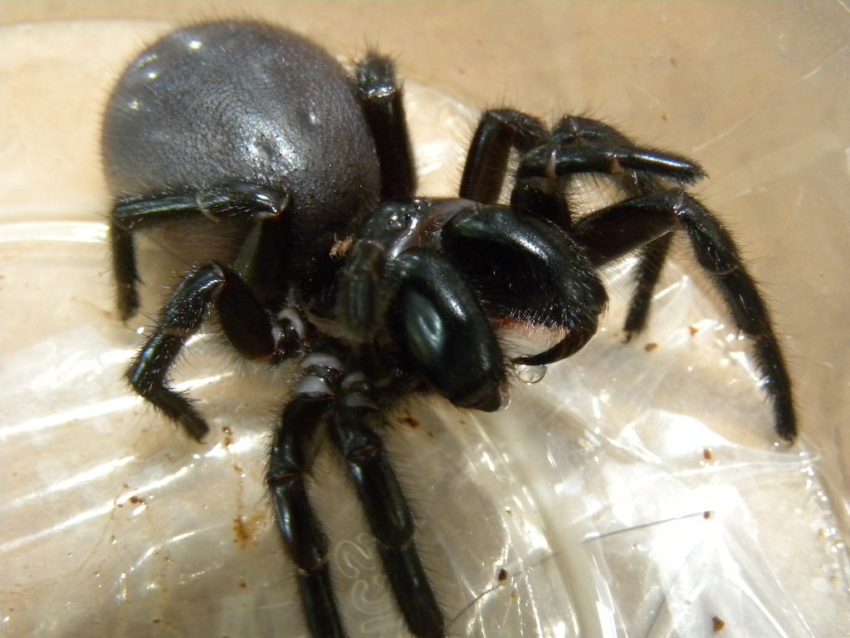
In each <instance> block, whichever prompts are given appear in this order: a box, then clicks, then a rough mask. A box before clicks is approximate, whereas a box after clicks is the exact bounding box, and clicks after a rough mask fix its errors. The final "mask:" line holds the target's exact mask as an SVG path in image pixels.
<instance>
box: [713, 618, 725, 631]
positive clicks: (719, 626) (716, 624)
mask: <svg viewBox="0 0 850 638" xmlns="http://www.w3.org/2000/svg"><path fill="white" fill-rule="evenodd" d="M725 627H726V623H725V622H723V619H722V618H719V617H717V616H712V617H711V630H712V631H713V632H714V633H716V634H719V633H720V632H721V631H723V629H724V628H725Z"/></svg>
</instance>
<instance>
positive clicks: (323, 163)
mask: <svg viewBox="0 0 850 638" xmlns="http://www.w3.org/2000/svg"><path fill="white" fill-rule="evenodd" d="M102 149H103V161H104V169H105V172H106V177H107V181H108V184H109V187H110V190H111V191H112V194H113V195H114V196H116V197H145V196H151V195H157V194H161V193H167V192H173V191H187V190H190V191H191V190H202V189H205V188H212V187H215V186H217V185H221V184H228V183H234V182H242V183H250V184H257V185H259V186H262V187H266V188H270V189H273V190H275V191H279V192H281V193H282V194H285V195H286V196H287V197H288V198H289V202H288V206H287V211H286V223H285V224H284V225H283V228H284V231H285V235H284V233H283V232H282V233H281V237H284V236H286V237H293V238H297V241H294V242H291V243H288V245H287V246H286V248H285V252H286V254H287V261H288V262H289V263H290V264H292V263H299V262H300V264H301V265H303V263H304V261H305V259H306V260H307V261H308V262H309V261H312V260H313V259H314V258H315V257H316V255H317V254H320V253H321V252H323V251H324V252H325V253H326V252H327V249H328V247H329V242H332V241H333V234H334V233H339V231H340V229H341V228H346V227H347V225H348V222H349V220H350V219H351V218H352V217H355V216H357V215H358V214H360V213H361V212H362V211H364V210H366V209H368V208H371V207H372V206H373V205H374V204H375V202H376V201H377V199H378V195H379V191H380V171H379V166H378V159H377V154H376V151H375V144H374V142H373V140H372V136H371V134H370V131H369V128H368V125H367V123H366V120H365V117H364V114H363V110H362V108H361V106H360V103H359V102H358V99H357V95H356V88H355V86H354V84H353V83H352V81H351V79H350V78H349V77H348V75H347V74H346V73H345V70H344V69H343V68H342V67H341V66H340V64H339V63H337V62H336V60H334V58H332V57H331V56H330V55H329V54H328V53H327V52H325V51H324V50H322V49H321V48H319V47H317V46H316V45H314V44H313V43H311V42H309V41H308V40H306V39H304V38H302V37H301V36H299V35H297V34H294V33H291V32H289V31H286V30H283V29H279V28H277V27H273V26H270V25H267V24H260V23H252V22H219V23H212V24H204V25H198V26H195V27H190V28H186V29H182V30H179V31H176V32H173V33H171V34H169V35H166V36H165V37H163V38H161V39H160V40H158V41H157V42H155V43H154V44H153V45H151V46H150V47H149V48H148V49H147V50H146V51H144V52H143V53H142V54H141V55H140V56H139V57H138V58H137V59H136V60H135V61H134V62H133V63H132V64H131V65H130V67H129V68H128V69H127V70H126V72H125V73H124V75H123V76H122V78H121V80H120V81H119V83H118V85H117V87H116V88H115V90H114V92H113V94H112V96H111V99H110V101H109V104H108V106H107V110H106V115H105V118H104V126H103V138H102ZM204 221H205V220H201V221H200V222H199V224H203V222H204ZM234 243H237V242H234ZM281 252H284V247H281Z"/></svg>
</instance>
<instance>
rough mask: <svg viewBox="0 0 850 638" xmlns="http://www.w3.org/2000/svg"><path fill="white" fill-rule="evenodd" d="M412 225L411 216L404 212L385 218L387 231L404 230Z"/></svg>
mask: <svg viewBox="0 0 850 638" xmlns="http://www.w3.org/2000/svg"><path fill="white" fill-rule="evenodd" d="M412 223H413V216H412V215H411V214H410V213H406V212H397V213H393V214H392V215H390V216H389V217H387V228H388V229H389V230H404V229H405V228H410V226H411V224H412Z"/></svg>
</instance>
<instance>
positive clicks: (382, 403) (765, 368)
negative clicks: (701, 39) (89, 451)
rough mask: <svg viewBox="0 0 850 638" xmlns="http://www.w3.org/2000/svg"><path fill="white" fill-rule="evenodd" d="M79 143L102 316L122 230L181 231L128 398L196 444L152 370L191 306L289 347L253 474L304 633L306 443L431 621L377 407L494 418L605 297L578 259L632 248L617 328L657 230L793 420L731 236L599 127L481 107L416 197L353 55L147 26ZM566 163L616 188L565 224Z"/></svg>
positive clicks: (581, 334) (640, 298) (680, 165)
mask: <svg viewBox="0 0 850 638" xmlns="http://www.w3.org/2000/svg"><path fill="white" fill-rule="evenodd" d="M512 154H515V155H517V156H518V158H519V161H518V164H517V168H516V169H513V168H509V166H510V162H509V158H510V156H511V155H512ZM103 158H104V166H105V170H106V174H107V179H108V182H109V185H110V188H111V191H112V194H113V196H114V197H115V205H114V208H113V211H112V218H111V226H110V242H111V246H112V254H113V264H114V272H115V278H116V282H117V292H118V309H119V313H120V315H121V318H122V319H124V320H127V319H129V318H130V317H132V316H133V315H134V314H135V313H136V312H137V310H138V306H139V301H138V294H137V286H138V283H139V281H140V277H139V274H138V272H137V267H136V258H135V247H134V235H135V233H136V232H137V231H145V230H151V229H154V228H156V229H158V230H159V231H160V232H164V233H165V234H166V235H168V234H169V233H171V234H174V233H176V232H177V231H176V230H174V229H176V228H178V227H179V229H180V233H181V235H180V236H178V237H172V238H171V239H172V240H173V243H174V242H176V244H177V245H180V246H183V250H185V251H186V253H187V254H191V261H192V262H193V263H194V264H195V266H194V267H193V268H192V269H191V270H190V271H189V272H187V273H186V274H185V276H184V277H183V278H182V280H181V282H180V283H179V285H178V286H177V287H176V289H175V290H174V292H173V294H172V295H171V297H170V298H169V299H168V301H167V302H166V304H165V306H164V308H163V309H162V311H161V314H160V316H159V319H158V321H157V323H156V328H155V330H154V331H153V333H152V335H151V336H150V337H149V338H148V340H147V342H146V343H145V344H144V346H143V347H142V349H141V351H140V352H139V354H138V356H137V357H136V359H135V360H134V362H133V364H132V365H131V366H130V369H129V370H128V371H127V378H128V380H129V382H130V384H131V386H132V387H133V389H134V390H135V391H136V392H138V393H139V394H140V395H141V396H143V397H144V398H145V399H147V400H148V401H149V402H150V403H151V404H153V405H154V406H155V407H156V408H158V409H159V410H160V411H161V412H162V413H163V414H164V415H166V416H167V417H168V418H169V419H171V420H173V421H174V422H176V423H178V424H179V425H180V426H182V428H183V429H184V430H185V431H186V433H187V434H188V435H190V436H191V437H193V438H195V439H197V440H198V441H200V440H202V439H203V438H204V435H205V434H206V433H207V431H208V429H209V428H208V426H207V424H206V422H205V419H204V418H203V416H202V415H201V413H200V412H199V411H198V409H197V408H196V407H195V405H194V404H193V403H192V401H191V400H190V399H189V398H188V397H186V396H184V395H182V394H180V393H178V392H176V391H174V390H173V389H171V388H170V387H169V384H168V375H169V371H170V370H171V368H172V366H173V364H174V362H175V359H176V358H177V356H178V354H179V353H180V350H181V349H182V348H183V346H184V344H185V343H186V341H187V339H189V337H191V335H192V334H194V333H195V332H196V331H197V330H198V329H199V328H200V327H201V325H202V323H203V322H204V321H205V320H206V318H207V316H208V315H210V314H212V315H213V316H214V317H215V318H216V319H217V320H218V322H219V324H220V326H221V328H222V331H223V333H224V335H225V336H226V338H227V339H228V340H229V342H230V343H231V344H232V345H233V347H234V348H235V349H236V350H237V351H238V352H239V353H240V354H241V355H243V356H244V357H248V358H252V359H266V360H268V361H269V362H271V363H273V364H274V363H278V362H280V361H283V360H285V359H296V360H297V361H298V362H299V375H300V377H299V380H298V382H297V384H296V385H295V387H294V390H293V392H292V394H291V396H290V398H289V400H288V402H287V404H286V405H285V406H284V407H283V410H282V414H281V416H280V418H279V420H278V421H277V424H276V429H275V433H274V439H273V444H272V446H271V450H270V461H269V466H268V473H267V476H266V481H267V485H268V489H269V493H270V496H271V501H272V504H273V506H274V510H275V513H276V516H277V522H278V526H279V530H280V534H281V537H282V539H283V544H284V547H285V550H286V552H287V553H288V555H289V557H290V558H291V560H292V561H293V562H294V564H295V568H296V571H297V582H298V587H299V592H300V596H301V601H302V607H303V610H304V615H305V619H306V622H307V625H308V627H309V629H310V632H311V633H312V635H314V636H316V637H317V638H328V637H341V636H345V635H346V632H345V629H344V622H343V620H342V618H341V617H340V613H339V611H338V605H337V602H336V598H335V595H334V591H333V588H332V584H331V583H332V578H331V569H332V566H331V565H330V564H329V548H328V541H327V539H326V536H325V533H324V531H323V529H322V524H321V521H320V520H319V519H318V517H317V516H316V514H315V513H314V510H313V507H312V506H311V503H310V498H309V495H308V492H307V489H306V486H305V477H306V475H307V474H308V472H310V469H311V464H312V462H313V460H314V458H315V454H316V450H317V448H318V444H319V443H321V442H322V441H324V440H325V439H327V441H328V442H329V444H330V445H332V446H333V447H334V448H335V449H336V451H337V452H338V453H339V455H340V456H341V457H342V459H344V462H345V465H346V467H347V470H348V473H349V475H350V479H351V481H352V482H353V484H354V486H355V488H356V491H357V494H358V497H359V499H360V502H361V505H362V508H363V510H364V512H365V515H366V518H367V520H368V523H369V527H370V530H371V533H372V535H373V536H374V538H375V542H376V547H377V550H378V553H379V555H380V557H381V560H382V563H383V568H384V572H385V573H386V576H387V578H388V581H389V585H390V589H391V591H392V593H393V595H394V597H395V600H396V601H397V603H398V606H399V609H400V611H401V614H402V616H403V617H404V620H405V622H406V624H407V626H408V628H409V629H410V631H411V632H412V633H413V634H414V635H416V636H419V637H422V638H437V637H442V636H445V635H446V632H447V630H446V623H445V620H444V615H443V613H442V612H441V610H440V606H439V604H438V601H437V599H436V597H435V595H434V593H433V591H432V588H431V585H430V584H429V579H428V577H427V574H426V570H425V568H424V567H423V565H422V562H421V560H420V557H419V554H418V552H417V548H416V543H415V538H414V536H415V535H414V525H413V517H412V516H411V512H410V509H409V506H408V502H407V499H406V498H405V496H404V494H403V491H402V488H401V487H400V485H399V483H398V481H397V479H396V476H395V474H394V472H393V469H392V467H391V466H390V464H389V462H388V460H387V456H386V453H385V450H384V446H383V443H382V439H381V433H382V431H383V430H384V429H385V428H386V427H387V421H388V414H389V413H390V412H391V411H392V410H393V409H394V408H395V406H397V404H398V403H399V402H400V401H402V400H403V399H404V398H405V397H408V396H409V395H411V394H415V393H436V394H438V395H441V396H443V397H445V398H446V399H448V400H449V401H451V402H452V403H453V404H455V405H456V406H459V407H462V408H468V409H475V410H483V411H493V410H496V409H498V408H499V407H500V405H502V403H503V398H504V396H505V393H506V390H507V385H508V382H509V380H510V378H511V370H512V368H513V366H515V365H517V364H525V365H546V364H550V363H553V362H556V361H559V360H561V359H564V358H565V357H568V356H570V355H572V354H573V353H575V352H577V351H578V350H579V349H581V348H582V347H583V346H584V345H585V344H586V343H587V341H588V340H589V339H590V338H591V337H592V336H593V335H594V334H595V332H596V330H597V323H598V320H599V316H600V314H601V313H602V311H603V310H604V308H605V305H606V302H607V295H606V291H605V288H604V286H603V284H602V281H601V279H600V276H599V269H600V268H601V267H603V266H605V265H606V264H608V263H609V262H611V261H612V260H616V259H618V258H620V257H622V256H623V255H626V254H628V253H632V252H638V253H639V265H638V268H637V285H636V288H635V291H634V295H633V298H632V301H631V306H630V310H629V313H628V317H627V320H626V325H625V330H626V333H627V334H634V333H637V332H639V331H640V330H641V329H643V327H644V325H645V323H646V320H647V316H648V312H649V308H650V302H651V300H652V295H653V290H654V288H655V285H656V283H657V280H658V276H659V272H660V270H661V267H662V265H663V263H664V261H665V258H666V257H667V254H668V250H669V248H670V240H671V237H672V236H673V234H674V233H675V232H676V231H680V230H681V231H684V234H685V235H686V236H687V237H688V239H689V240H690V244H691V247H692V249H693V253H694V255H695V257H696V260H697V262H698V263H699V264H700V265H701V266H702V268H703V269H704V270H705V272H706V273H707V275H708V277H709V279H710V280H711V281H712V282H713V283H714V285H715V286H716V288H717V290H718V291H719V292H720V294H721V296H722V298H723V299H724V301H725V303H726V305H727V306H728V308H729V310H730V312H731V315H732V317H733V319H734V322H735V325H736V326H737V327H738V329H739V330H740V331H741V332H743V333H745V334H746V335H748V336H750V337H751V338H752V344H753V349H754V351H755V360H756V362H757V365H758V367H759V370H760V372H761V374H762V375H763V377H764V389H765V392H766V393H767V395H768V397H769V398H770V400H771V402H772V405H773V411H774V416H775V424H776V430H777V432H778V434H779V435H780V436H781V437H782V438H784V439H788V440H791V439H793V437H794V436H795V434H796V425H795V416H794V408H793V403H792V395H791V382H790V380H789V376H788V373H787V371H786V366H785V363H784V360H783V356H782V353H781V350H780V347H779V345H778V342H777V338H776V336H775V333H774V330H773V328H772V324H771V321H770V318H769V313H768V310H767V308H766V306H765V303H764V301H763V299H762V297H761V295H760V294H759V292H758V290H757V287H756V285H755V283H754V282H753V280H752V278H751V277H750V275H749V274H748V273H747V269H746V267H745V265H744V263H743V262H742V260H741V258H740V256H739V254H738V250H737V249H736V247H735V243H734V241H733V239H732V237H731V236H730V235H729V233H728V232H727V231H726V230H725V229H724V227H723V225H722V224H721V223H720V222H719V221H718V219H717V218H716V217H715V215H714V214H713V213H712V212H710V211H709V210H708V209H706V208H705V207H704V206H703V205H702V204H701V203H700V202H699V201H698V200H697V199H696V198H695V197H694V196H692V195H691V194H689V193H688V192H686V191H685V190H683V189H684V187H686V186H688V185H690V184H692V183H693V182H695V181H696V180H698V179H700V178H702V177H703V176H704V174H703V171H702V169H701V168H700V167H699V165H697V164H695V163H694V162H692V161H690V160H689V159H687V158H684V157H682V156H679V155H675V154H672V153H669V152H666V151H660V150H656V149H649V148H644V147H641V146H637V145H635V144H634V143H633V142H632V141H630V140H629V139H628V138H626V137H625V136H624V135H622V134H621V133H619V132H618V131H616V130H615V129H613V128H612V127H610V126H608V125H606V124H604V123H602V122H599V121H595V120H591V119H586V118H582V117H575V116H566V117H564V118H563V119H561V120H560V121H559V122H558V123H557V124H556V125H555V126H554V127H552V128H548V127H546V126H545V125H544V124H543V123H542V122H541V121H540V120H538V119H537V118H535V117H532V116H530V115H527V114H524V113H521V112H519V111H515V110H510V109H495V110H489V111H486V112H485V113H484V114H483V115H482V116H481V119H480V122H479V124H478V128H477V130H476V131H475V134H474V136H473V139H472V142H471V144H470V148H469V153H468V157H467V161H466V165H465V169H464V173H463V177H462V180H461V184H460V189H459V195H458V197H457V198H451V199H436V198H427V197H417V196H416V179H415V172H414V167H413V162H412V153H411V149H410V143H409V140H408V133H407V128H406V123H405V114H404V108H403V102H402V92H401V88H400V86H399V84H398V83H397V81H396V79H395V74H394V69H393V64H392V62H391V61H390V60H388V59H386V58H384V57H381V56H379V55H375V54H369V55H368V56H367V57H366V58H365V60H363V61H362V62H360V63H359V64H358V65H357V67H356V71H355V73H354V74H353V77H350V76H349V75H348V74H347V73H346V71H345V70H344V69H343V68H342V67H341V66H340V65H339V64H338V63H337V62H336V61H335V60H334V59H333V58H332V57H330V55H328V54H327V53H326V52H325V51H323V50H322V49H320V48H319V47H317V46H316V45H314V44H312V43H311V42H309V41H307V40H305V39H304V38H302V37H300V36H298V35H295V34H293V33H291V32H288V31H286V30H283V29H281V28H278V27H274V26H270V25H266V24H260V23H254V22H232V21H227V22H215V23H209V24H201V25H197V26H193V27H190V28H185V29H181V30H179V31H175V32H173V33H171V34H169V35H166V36H165V37H163V38H162V39H160V40H159V41H157V42H156V43H154V44H153V45H151V46H150V47H149V48H148V49H146V50H145V51H144V52H143V53H142V54H141V55H140V56H139V57H138V58H137V59H136V60H135V61H134V62H133V63H132V64H131V65H130V67H129V68H128V69H127V70H126V71H125V73H124V75H123V76H122V77H121V79H120V81H119V83H118V85H117V87H116V88H115V90H114V92H113V94H112V96H111V99H110V101H109V104H108V107H107V110H106V115H105V120H104V128H103ZM588 174H602V175H607V176H610V178H611V179H614V180H615V181H616V183H617V185H618V187H619V189H620V190H621V191H622V193H623V195H624V198H623V199H622V201H619V202H617V203H614V204H613V205H610V206H607V207H605V208H602V209H599V210H595V211H593V212H591V213H589V214H586V215H583V216H578V215H576V214H575V212H574V211H573V210H572V206H571V204H570V196H569V195H570V192H571V187H572V182H573V180H574V179H576V178H580V177H582V176H586V175H588ZM509 178H510V179H509ZM506 183H507V185H508V186H509V197H507V198H506V199H507V200H508V201H507V203H500V196H501V193H502V191H503V189H504V187H505V184H506ZM175 222H182V223H180V224H175ZM187 228H192V229H193V230H191V231H189V232H187V230H186V229H187ZM169 229H172V230H169ZM517 321H520V322H525V323H528V324H534V325H537V326H542V327H544V328H546V329H547V332H548V333H551V334H556V335H557V338H554V339H553V340H552V341H551V342H550V343H547V344H546V345H545V346H543V347H542V348H541V349H540V350H539V351H537V352H528V353H522V354H519V355H516V354H514V355H511V354H508V353H507V352H506V350H505V349H504V346H503V344H502V342H501V341H500V338H499V332H498V330H499V328H498V327H499V326H500V325H502V324H504V323H509V322H517Z"/></svg>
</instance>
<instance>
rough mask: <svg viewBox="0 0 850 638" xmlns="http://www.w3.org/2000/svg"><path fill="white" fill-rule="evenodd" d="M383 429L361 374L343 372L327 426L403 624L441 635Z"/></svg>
mask: <svg viewBox="0 0 850 638" xmlns="http://www.w3.org/2000/svg"><path fill="white" fill-rule="evenodd" d="M385 427H386V424H385V422H384V418H383V415H382V413H381V410H380V409H379V408H378V406H377V405H376V403H375V402H374V401H373V398H372V396H371V393H370V391H369V387H368V384H367V382H366V380H365V378H364V377H363V375H361V374H357V373H353V374H349V375H348V376H346V377H345V378H344V379H343V382H342V393H341V395H340V397H339V400H338V404H337V414H336V420H335V422H334V424H333V426H332V429H331V433H332V439H333V442H334V444H335V445H336V447H337V449H338V450H339V452H340V454H341V455H342V457H343V458H344V459H345V462H346V464H347V466H348V473H349V476H350V477H351V480H352V481H353V482H354V485H355V486H356V488H357V494H358V496H359V498H360V502H361V503H362V504H363V508H364V511H365V514H366V520H367V521H368V523H369V527H370V529H371V531H372V535H373V536H374V537H375V539H376V541H377V548H378V553H379V554H380V556H381V561H382V562H383V564H384V571H385V573H386V575H387V578H388V580H389V583H390V588H391V589H392V591H393V595H394V597H395V599H396V602H397V603H398V605H399V607H400V608H401V612H402V615H403V616H404V619H405V622H406V623H407V626H408V628H409V629H410V631H411V633H412V634H413V635H414V636H417V638H444V637H445V635H446V630H445V621H444V619H443V615H442V613H441V612H440V608H439V606H438V605H437V600H436V598H435V596H434V593H433V591H432V590H431V585H430V583H429V582H428V577H427V576H426V574H425V569H424V567H423V566H422V562H421V560H420V558H419V554H418V552H417V550H416V544H415V542H414V523H413V516H412V515H411V512H410V508H409V507H408V505H407V500H406V499H405V497H404V494H403V493H402V490H401V486H400V485H399V483H398V480H397V479H396V476H395V473H394V472H393V470H392V467H391V466H390V463H389V461H388V459H387V455H386V452H385V450H384V444H383V442H382V441H381V438H380V437H379V436H378V434H377V432H376V430H380V429H383V428H385ZM321 635H322V636H324V635H325V634H321Z"/></svg>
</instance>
